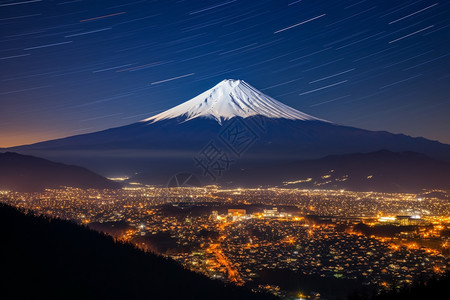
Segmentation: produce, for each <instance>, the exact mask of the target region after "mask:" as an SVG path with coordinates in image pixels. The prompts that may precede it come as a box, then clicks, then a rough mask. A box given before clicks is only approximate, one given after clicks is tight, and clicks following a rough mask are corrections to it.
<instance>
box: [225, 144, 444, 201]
mask: <svg viewBox="0 0 450 300" xmlns="http://www.w3.org/2000/svg"><path fill="white" fill-rule="evenodd" d="M269 173H270V174H272V175H271V176H270V177H268V176H264V175H263V176H261V175H260V174H269ZM228 180H229V181H233V180H235V181H237V182H239V183H240V184H241V185H249V186H257V185H261V184H263V185H264V184H265V185H270V186H281V187H298V188H319V189H346V190H353V191H380V192H410V193H417V192H420V191H421V190H422V189H432V188H435V189H445V190H450V163H447V162H444V161H440V160H437V159H433V158H430V157H428V156H425V155H423V154H419V153H415V152H391V151H387V150H382V151H377V152H372V153H356V154H345V155H331V156H327V157H324V158H321V159H316V160H303V161H296V162H290V163H289V164H277V165H271V166H261V167H256V168H254V169H251V170H245V171H242V172H239V173H238V172H234V173H232V174H231V173H230V174H229V176H228Z"/></svg>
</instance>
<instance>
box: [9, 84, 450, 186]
mask: <svg viewBox="0 0 450 300" xmlns="http://www.w3.org/2000/svg"><path fill="white" fill-rule="evenodd" d="M8 150H9V151H15V152H18V153H22V154H28V155H35V156H39V157H43V158H46V159H51V160H54V161H60V162H63V163H68V164H77V165H81V166H84V167H87V168H89V169H91V170H93V171H96V172H98V173H100V174H102V175H105V176H123V175H127V176H132V177H134V178H135V179H136V180H140V181H142V182H145V183H152V184H164V183H167V182H168V181H169V180H170V178H172V177H173V176H175V175H176V174H179V173H180V172H184V173H187V174H196V176H198V177H199V178H201V179H203V180H202V181H203V182H205V181H207V182H208V181H212V182H220V181H226V183H229V184H236V185H239V182H233V178H232V176H224V174H228V175H230V174H233V173H232V172H239V171H241V170H242V171H247V170H249V169H258V170H261V172H262V174H260V175H262V176H267V177H269V178H270V176H271V171H270V170H271V168H272V166H274V165H277V164H283V165H289V163H290V162H291V161H292V162H294V161H299V160H308V159H318V158H322V157H325V156H328V155H341V154H350V153H370V152H375V151H379V150H388V151H392V152H403V151H412V152H418V153H422V154H425V155H427V156H428V157H431V158H434V159H441V160H444V161H450V145H446V144H442V143H439V142H437V141H431V140H427V139H425V138H414V137H410V136H407V135H403V134H392V133H389V132H386V131H370V130H364V129H358V128H354V127H349V126H344V125H340V124H335V123H333V122H330V121H327V120H322V119H319V118H316V117H314V116H310V115H308V114H306V113H303V112H300V111H298V110H296V109H294V108H292V107H289V106H287V105H285V104H283V103H281V102H279V101H277V100H275V99H273V98H271V97H269V96H267V95H265V94H264V93H262V92H260V91H258V90H257V89H256V88H254V87H252V86H251V85H250V84H248V83H246V82H245V81H243V80H231V79H227V80H223V81H221V82H220V83H218V84H217V85H216V86H214V87H212V88H211V89H209V90H207V91H205V92H203V93H201V94H200V95H198V96H196V97H194V98H192V99H191V100H188V101H186V102H184V103H182V104H180V105H178V106H175V107H173V108H171V109H169V110H167V111H164V112H162V113H160V114H157V115H155V116H151V117H149V118H147V119H144V120H142V121H140V122H137V123H133V124H130V125H127V126H122V127H117V128H111V129H107V130H103V131H99V132H94V133H89V134H82V135H77V136H71V137H67V138H62V139H57V140H51V141H46V142H40V143H36V144H32V145H25V146H18V147H13V148H9V149H8ZM296 166H297V167H298V164H296ZM264 172H265V173H264Z"/></svg>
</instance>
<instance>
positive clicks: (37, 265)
mask: <svg viewBox="0 0 450 300" xmlns="http://www.w3.org/2000/svg"><path fill="white" fill-rule="evenodd" d="M0 237H1V243H0V257H1V261H0V266H1V272H2V275H3V276H2V277H3V279H2V281H0V299H44V298H45V299H196V300H198V299H274V298H273V297H272V296H269V295H261V294H254V293H251V292H250V291H248V290H246V289H244V288H239V287H235V286H225V285H224V284H223V283H221V282H219V281H213V280H210V279H208V278H206V277H205V276H202V275H199V274H196V273H193V272H190V271H187V270H185V269H183V268H182V267H181V266H180V265H178V264H176V263H175V262H173V261H171V260H167V259H165V258H162V257H159V256H156V255H154V254H150V253H145V252H142V251H140V250H138V249H136V248H134V247H133V246H131V245H128V244H122V243H119V242H115V241H114V240H113V238H111V237H109V236H106V235H103V234H101V233H98V232H96V231H92V230H89V229H87V228H85V227H81V226H78V225H76V224H73V223H71V222H68V221H63V220H57V219H50V218H45V217H37V216H33V215H31V214H24V213H23V212H21V211H19V210H17V209H15V208H13V207H10V206H7V205H4V204H0Z"/></svg>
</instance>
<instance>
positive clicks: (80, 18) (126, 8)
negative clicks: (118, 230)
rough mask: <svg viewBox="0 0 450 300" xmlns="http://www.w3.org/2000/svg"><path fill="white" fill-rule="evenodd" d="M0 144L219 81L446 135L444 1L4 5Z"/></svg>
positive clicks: (65, 131)
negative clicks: (234, 81)
mask: <svg viewBox="0 0 450 300" xmlns="http://www.w3.org/2000/svg"><path fill="white" fill-rule="evenodd" d="M0 23H1V24H0V28H1V31H0V44H1V48H0V70H1V73H0V74H1V75H0V76H1V77H0V82H1V85H0V146H13V145H18V144H25V143H31V142H37V141H41V140H47V139H52V138H58V137H64V136H70V135H75V134H80V133H87V132H92V131H97V130H101V129H106V128H110V127H116V126H121V125H125V124H129V123H133V122H136V121H139V120H141V119H144V118H146V117H149V116H151V115H153V114H156V113H158V112H161V111H163V110H165V109H168V108H170V107H172V106H174V105H176V104H179V103H181V102H184V101H186V100H188V99H190V98H192V97H194V96H196V95H197V94H199V93H200V92H202V91H204V90H206V89H209V88H211V87H212V86H213V85H215V84H216V83H218V82H219V81H221V80H222V79H225V78H234V79H243V80H245V81H247V82H248V83H250V84H251V85H253V86H254V87H256V88H258V89H260V90H262V91H263V92H264V93H266V94H268V95H269V96H272V97H274V98H275V99H277V100H279V101H282V102H284V103H285V104H287V105H290V106H292V107H294V108H296V109H299V110H301V111H303V112H305V113H308V114H311V115H314V116H317V117H319V118H323V119H327V120H330V121H333V122H336V123H340V124H345V125H351V126H356V127H361V128H365V129H372V130H388V131H391V132H395V133H400V132H401V133H405V134H409V135H412V136H424V137H427V138H430V139H437V140H440V141H442V142H445V143H450V118H449V113H450V98H449V96H450V2H449V1H414V0H412V1H411V0H408V1H398V0H396V1H392V0H390V1H375V0H372V1H371V0H366V1H360V0H355V1H350V0H349V1H330V0H329V1H318V0H302V1H295V0H291V1H281V0H278V1H263V0H258V1H251V0H247V1H243V0H224V1H166V0H165V1H138V0H137V1H112V0H108V1H106V0H105V1H92V0H85V1H81V0H79V1H70V0H68V1H64V0H62V1H50V0H49V1H45V0H44V1H38V0H34V1H33V0H32V1H30V0H22V1H21V0H17V1H0Z"/></svg>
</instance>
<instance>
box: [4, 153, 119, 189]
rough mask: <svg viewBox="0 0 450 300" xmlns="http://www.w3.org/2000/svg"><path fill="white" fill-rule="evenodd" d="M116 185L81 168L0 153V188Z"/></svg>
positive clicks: (99, 186)
mask: <svg viewBox="0 0 450 300" xmlns="http://www.w3.org/2000/svg"><path fill="white" fill-rule="evenodd" d="M60 186H70V187H76V188H99V189H104V188H118V187H119V185H118V184H117V183H115V182H112V181H110V180H108V179H106V178H104V177H102V176H100V175H97V174H95V173H93V172H91V171H89V170H87V169H85V168H82V167H77V166H69V165H64V164H61V163H56V162H52V161H49V160H46V159H42V158H38V157H34V156H27V155H21V154H17V153H12V152H6V153H0V189H6V190H14V191H22V192H33V191H40V190H43V189H45V188H58V187H60Z"/></svg>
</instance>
